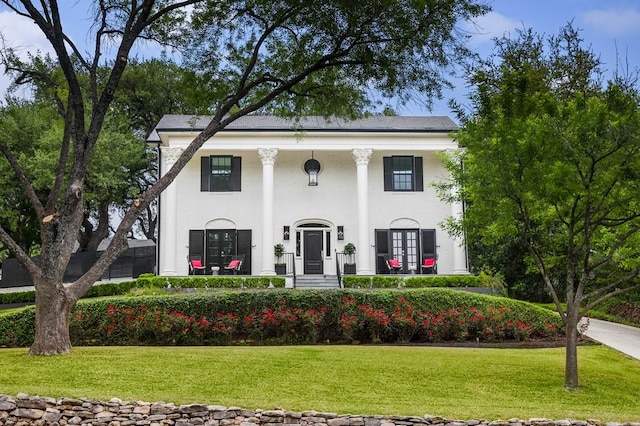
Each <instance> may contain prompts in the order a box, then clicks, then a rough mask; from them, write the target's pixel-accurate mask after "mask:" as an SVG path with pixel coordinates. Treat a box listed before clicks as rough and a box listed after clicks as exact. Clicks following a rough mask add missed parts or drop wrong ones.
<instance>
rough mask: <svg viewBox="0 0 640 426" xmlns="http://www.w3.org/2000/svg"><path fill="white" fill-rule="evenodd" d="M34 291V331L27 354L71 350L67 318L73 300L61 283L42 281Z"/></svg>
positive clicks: (57, 352) (63, 352)
mask: <svg viewBox="0 0 640 426" xmlns="http://www.w3.org/2000/svg"><path fill="white" fill-rule="evenodd" d="M38 287H39V290H40V291H37V292H36V333H35V339H34V341H33V344H32V345H31V348H29V355H59V354H66V353H69V352H71V339H70V337H69V318H70V316H71V309H72V308H73V305H74V302H72V301H70V300H69V297H68V295H67V293H66V291H65V288H64V286H63V285H62V283H59V284H51V283H44V285H42V284H41V285H39V286H38Z"/></svg>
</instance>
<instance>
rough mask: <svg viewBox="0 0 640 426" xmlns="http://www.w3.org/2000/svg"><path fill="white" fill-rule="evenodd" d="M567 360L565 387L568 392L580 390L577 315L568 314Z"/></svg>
mask: <svg viewBox="0 0 640 426" xmlns="http://www.w3.org/2000/svg"><path fill="white" fill-rule="evenodd" d="M566 339H567V340H566V345H565V352H566V360H565V367H564V386H565V388H567V389H568V390H577V389H578V318H577V315H576V314H575V313H572V312H567V322H566Z"/></svg>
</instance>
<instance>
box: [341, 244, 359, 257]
mask: <svg viewBox="0 0 640 426" xmlns="http://www.w3.org/2000/svg"><path fill="white" fill-rule="evenodd" d="M342 252H343V253H344V254H346V255H347V256H351V255H353V254H355V253H356V246H355V245H354V244H353V243H347V244H345V245H344V248H343V249H342Z"/></svg>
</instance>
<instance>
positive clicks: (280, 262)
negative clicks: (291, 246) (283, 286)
mask: <svg viewBox="0 0 640 426" xmlns="http://www.w3.org/2000/svg"><path fill="white" fill-rule="evenodd" d="M273 255H274V256H275V257H276V264H275V269H276V274H277V275H285V274H286V273H287V265H286V263H284V259H283V258H282V256H283V255H284V246H283V245H282V244H280V243H278V244H276V245H275V246H273Z"/></svg>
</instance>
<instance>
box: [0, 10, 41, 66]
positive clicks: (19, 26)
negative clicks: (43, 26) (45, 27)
mask: <svg viewBox="0 0 640 426" xmlns="http://www.w3.org/2000/svg"><path fill="white" fill-rule="evenodd" d="M0 32H2V35H3V38H4V40H5V43H6V44H7V46H8V47H13V48H15V49H16V50H17V52H18V53H19V54H20V56H21V57H26V56H27V52H31V53H35V52H36V51H38V50H40V51H41V52H53V49H52V48H51V45H50V44H49V41H48V40H47V38H46V37H45V36H44V34H42V31H40V28H38V26H37V25H36V24H34V23H33V21H32V20H30V19H27V18H25V17H22V16H18V15H16V14H15V13H12V12H8V11H3V12H0Z"/></svg>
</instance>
